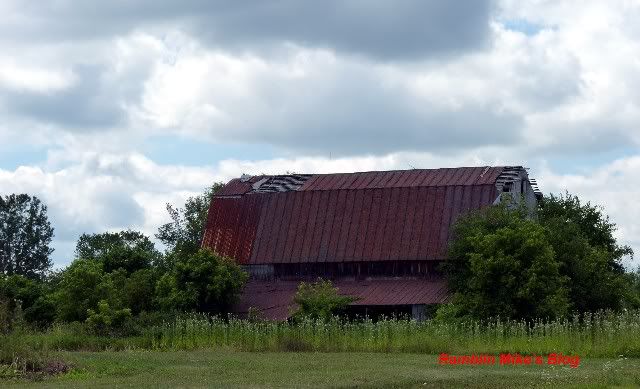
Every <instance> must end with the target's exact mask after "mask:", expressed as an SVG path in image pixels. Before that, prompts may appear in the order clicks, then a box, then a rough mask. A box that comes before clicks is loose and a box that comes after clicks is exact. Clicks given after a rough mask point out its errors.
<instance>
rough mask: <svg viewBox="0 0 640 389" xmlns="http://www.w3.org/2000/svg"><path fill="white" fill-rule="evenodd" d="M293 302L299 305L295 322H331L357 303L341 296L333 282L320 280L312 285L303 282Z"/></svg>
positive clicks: (348, 297)
mask: <svg viewBox="0 0 640 389" xmlns="http://www.w3.org/2000/svg"><path fill="white" fill-rule="evenodd" d="M293 301H294V302H295V303H296V304H297V305H298V310H297V311H296V312H295V313H294V315H293V317H294V320H300V319H302V318H310V319H311V320H330V319H331V317H332V316H333V315H336V314H338V313H340V312H341V311H343V310H344V309H345V308H346V307H347V306H348V305H349V304H350V303H352V302H353V301H355V298H353V297H351V296H341V295H339V294H338V289H337V288H334V287H333V284H332V283H331V281H328V280H323V279H318V281H316V282H314V283H311V284H308V283H306V282H301V283H300V285H299V286H298V291H297V292H296V294H295V296H294V298H293Z"/></svg>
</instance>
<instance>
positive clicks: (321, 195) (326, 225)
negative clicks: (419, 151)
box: [202, 166, 540, 320]
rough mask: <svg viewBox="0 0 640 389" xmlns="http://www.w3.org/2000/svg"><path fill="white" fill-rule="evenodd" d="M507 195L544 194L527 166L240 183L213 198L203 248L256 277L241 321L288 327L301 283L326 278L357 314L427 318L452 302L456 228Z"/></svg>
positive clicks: (532, 198) (529, 197)
mask: <svg viewBox="0 0 640 389" xmlns="http://www.w3.org/2000/svg"><path fill="white" fill-rule="evenodd" d="M505 194H508V195H509V196H510V198H512V199H516V198H517V199H524V201H526V203H527V204H528V205H530V206H535V203H536V199H537V198H538V197H539V196H540V192H539V191H538V190H537V187H536V184H535V181H534V180H532V179H530V178H529V176H528V172H527V169H526V168H523V167H521V166H483V167H461V168H442V169H412V170H395V171H372V172H357V173H337V174H286V175H269V176H267V175H260V176H248V175H243V176H242V177H241V178H236V179H233V180H231V181H230V182H229V183H228V184H227V185H225V186H224V187H223V188H222V189H220V190H219V191H218V192H217V193H216V194H215V196H214V197H213V199H212V201H211V205H210V208H209V214H208V218H207V225H206V230H205V234H204V237H203V243H202V245H203V247H208V248H211V249H213V250H214V251H216V252H217V253H219V254H221V255H224V256H228V257H230V258H233V259H234V260H235V261H237V263H239V264H241V265H242V266H243V268H244V269H245V270H246V271H247V272H248V273H249V276H250V279H249V281H248V283H247V285H246V287H245V289H244V291H243V294H242V296H241V299H240V302H239V303H238V304H237V305H236V306H235V308H234V310H235V312H236V313H238V314H239V315H245V314H246V313H247V312H248V311H249V309H250V308H252V309H253V310H256V311H259V312H260V313H261V314H262V315H263V316H264V317H265V318H268V319H273V320H284V319H286V318H287V317H288V316H289V314H290V310H291V309H290V307H291V305H292V304H293V296H294V294H295V291H296V289H297V286H298V284H299V283H300V282H301V281H311V280H316V279H317V278H318V277H322V278H324V279H330V280H332V281H333V283H334V285H335V286H336V287H337V288H338V290H339V292H340V293H341V294H345V295H350V296H354V297H356V300H355V302H354V303H352V305H351V306H350V312H352V313H359V314H371V315H373V314H379V313H391V312H395V313H407V314H411V315H413V317H415V318H417V319H420V318H423V317H424V316H425V314H426V312H428V307H429V306H432V305H434V304H439V303H442V302H445V301H446V300H447V298H448V295H447V290H446V283H445V280H444V279H443V276H442V275H441V274H440V273H439V272H438V265H439V264H440V263H441V262H442V261H444V260H446V252H447V242H448V240H449V238H450V236H451V226H452V223H454V222H455V220H456V218H457V217H459V215H461V214H463V213H465V212H468V211H470V210H475V209H480V208H482V207H486V206H490V205H492V204H496V203H497V202H499V201H500V199H501V198H502V197H503V196H505Z"/></svg>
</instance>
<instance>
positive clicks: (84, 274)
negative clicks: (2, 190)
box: [0, 184, 247, 334]
mask: <svg viewBox="0 0 640 389" xmlns="http://www.w3.org/2000/svg"><path fill="white" fill-rule="evenodd" d="M220 187H221V184H215V185H213V186H212V187H211V188H208V189H207V190H206V191H205V192H204V193H203V194H202V195H199V196H194V197H190V198H189V199H187V201H186V203H185V206H184V208H177V207H174V206H172V205H171V204H167V210H168V212H169V216H170V218H171V221H170V222H168V223H166V224H164V225H162V226H161V227H160V228H159V230H158V232H157V233H156V235H155V236H156V238H157V239H158V240H159V241H160V242H162V244H163V245H164V246H165V250H164V252H160V251H159V250H158V249H157V248H156V247H155V245H154V243H153V241H152V240H151V239H150V238H149V237H148V236H145V235H144V234H142V233H140V232H137V231H131V230H127V231H120V232H104V233H97V234H83V235H81V236H80V238H79V239H78V241H77V243H76V248H75V252H74V258H73V261H72V262H71V264H70V265H69V266H68V267H66V268H65V269H62V270H52V262H51V259H50V254H51V253H52V251H53V250H52V249H51V248H50V244H51V240H52V238H53V233H54V231H53V228H52V227H51V225H50V223H49V221H48V220H47V217H46V214H47V207H46V206H45V205H44V204H42V202H41V201H40V200H39V199H38V198H36V197H33V196H29V195H26V194H20V195H13V194H12V195H8V196H4V197H0V326H2V327H4V330H5V331H6V330H10V329H11V328H10V327H11V326H13V325H16V324H17V322H19V321H25V322H27V323H28V324H30V325H32V326H35V327H40V328H45V327H47V326H49V325H50V324H52V323H54V322H57V321H58V322H82V323H85V324H86V325H87V326H88V327H89V328H90V329H92V330H94V331H95V332H98V333H111V334H117V333H123V332H128V331H129V332H131V331H134V330H135V329H134V328H133V327H135V325H136V323H138V322H139V323H142V324H143V325H144V324H145V323H147V324H148V323H149V322H158V321H161V320H165V319H166V318H167V317H168V316H172V315H175V314H176V313H180V312H188V311H197V312H210V313H221V312H226V311H227V310H228V308H229V305H230V304H231V303H233V302H234V301H235V299H236V298H237V296H238V294H239V292H240V290H241V288H242V286H243V284H244V282H245V281H246V278H247V276H246V274H245V272H244V271H242V269H241V268H240V266H238V265H237V264H236V263H234V262H233V261H232V260H230V259H228V258H223V257H220V256H218V255H216V254H215V253H213V252H211V251H209V250H204V249H201V248H200V243H201V239H202V236H203V233H204V228H205V224H206V218H207V211H208V208H209V203H210V201H211V197H212V196H213V194H214V193H215V191H216V190H217V189H218V188H220ZM3 317H4V320H3ZM2 330H3V328H0V331H2Z"/></svg>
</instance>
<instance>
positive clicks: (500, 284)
mask: <svg viewBox="0 0 640 389" xmlns="http://www.w3.org/2000/svg"><path fill="white" fill-rule="evenodd" d="M221 186H222V185H221V184H215V185H213V186H212V187H210V188H208V189H207V190H206V191H205V192H204V193H203V194H201V195H199V196H194V197H190V198H189V199H187V201H186V203H185V205H184V207H183V208H177V207H174V206H172V205H170V204H167V211H168V213H169V216H170V219H171V221H170V222H168V223H166V224H164V225H162V226H161V227H160V228H159V229H158V231H157V233H156V234H155V237H156V238H157V239H158V240H159V241H160V242H161V243H162V244H163V246H164V247H165V249H164V251H162V252H161V251H160V250H158V249H157V248H156V247H155V245H154V243H153V241H152V240H151V239H150V238H149V237H148V236H145V235H144V234H142V233H140V232H137V231H131V230H127V231H120V232H104V233H96V234H83V235H81V236H80V238H79V239H78V241H77V243H76V248H75V252H74V258H73V261H72V262H71V264H70V265H69V266H68V267H66V268H65V269H62V270H52V263H51V259H50V255H51V253H52V251H53V250H52V249H51V247H50V244H51V240H52V238H53V234H54V230H53V228H52V226H51V224H50V223H49V221H48V219H47V207H46V206H45V205H44V204H43V203H42V202H41V201H40V200H39V199H38V198H36V197H33V196H29V195H26V194H20V195H14V194H12V195H7V196H4V197H3V196H0V332H2V331H7V330H10V329H11V327H12V326H15V325H17V323H22V322H26V323H27V324H29V325H31V326H34V327H38V328H45V327H48V326H49V325H51V324H52V323H54V322H81V323H84V325H86V326H88V328H90V329H91V330H93V331H95V332H97V333H109V334H121V333H127V332H135V328H137V327H136V326H145V325H150V324H153V323H157V322H160V321H162V320H167V318H170V317H173V316H175V315H177V314H180V313H182V312H206V313H212V314H217V313H226V312H228V310H229V308H230V306H231V304H233V303H234V302H235V301H236V299H237V297H238V296H239V293H240V292H241V290H242V287H243V285H244V283H245V282H246V280H247V275H246V273H245V272H244V271H243V270H242V269H241V267H240V266H239V265H237V264H236V263H235V262H234V261H233V260H231V259H228V258H224V257H221V256H218V255H216V254H215V253H214V252H212V251H209V250H206V249H201V239H202V236H203V233H204V229H205V225H206V219H207V212H208V208H209V204H210V201H211V198H212V196H213V194H214V193H215V191H216V190H218V189H219V188H220V187H221ZM615 228H616V226H615V224H614V223H613V222H611V221H610V220H609V218H608V217H607V216H606V215H605V214H604V212H603V210H602V209H601V208H599V207H597V206H594V205H592V204H590V203H584V202H582V201H581V200H580V199H579V198H578V197H577V196H574V195H571V194H568V193H566V194H563V195H560V196H555V195H548V196H545V197H544V198H543V199H542V200H541V201H540V202H539V204H538V207H537V209H536V210H534V211H533V212H532V210H530V209H527V208H525V207H523V206H515V207H514V206H513V203H509V204H507V203H504V204H501V205H498V206H493V207H488V208H485V209H482V210H479V211H476V212H473V213H470V214H468V215H464V216H463V217H460V218H459V220H458V221H457V222H456V224H455V226H454V228H453V238H452V240H451V241H450V244H449V259H448V261H446V262H445V263H444V266H443V270H444V272H445V274H446V276H447V280H448V284H449V290H450V292H451V294H452V299H451V302H450V303H448V304H444V305H442V306H440V307H439V309H438V310H437V313H436V317H437V318H442V319H446V320H458V319H464V318H472V319H489V318H503V319H525V320H536V319H553V318H561V317H565V316H567V315H571V314H573V313H576V312H578V313H583V312H594V311H599V310H613V311H619V310H623V309H630V308H640V272H638V271H636V272H631V271H627V270H626V269H625V267H624V266H623V260H624V259H625V258H629V257H632V256H633V251H632V250H631V248H630V247H628V246H624V245H620V244H619V243H618V242H617V240H616V239H615V237H614V232H615ZM350 301H351V300H350V299H349V298H345V297H344V296H339V295H338V293H337V291H336V290H335V288H333V287H332V285H331V284H330V283H329V282H327V281H321V282H318V283H316V284H302V285H301V287H300V289H299V291H298V294H297V295H296V297H295V302H296V304H297V305H298V306H299V308H300V310H299V311H298V312H297V314H296V317H297V318H300V317H301V315H307V314H308V315H309V316H311V317H312V318H316V319H317V318H327V317H329V316H330V315H331V314H333V313H335V312H339V311H340V310H341V309H343V308H344V307H345V305H346V304H348V303H349V302H350Z"/></svg>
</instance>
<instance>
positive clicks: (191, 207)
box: [156, 183, 223, 255]
mask: <svg viewBox="0 0 640 389" xmlns="http://www.w3.org/2000/svg"><path fill="white" fill-rule="evenodd" d="M222 186H223V184H222V183H215V184H213V185H212V186H211V187H210V188H207V189H206V190H205V191H204V193H203V194H201V195H199V196H193V197H189V198H188V199H187V201H186V202H185V206H184V208H176V207H174V206H173V205H171V204H167V211H168V212H169V216H170V217H171V222H169V223H166V224H164V225H162V226H160V228H159V229H158V233H157V234H156V238H158V239H159V240H160V241H161V242H162V243H163V244H164V245H165V246H167V249H168V250H169V251H170V252H173V253H179V254H178V255H190V254H195V253H196V252H197V251H198V250H199V249H200V245H201V243H202V236H203V235H204V230H205V227H206V223H207V214H208V212H209V205H210V204H211V199H212V197H213V195H214V194H215V193H216V192H217V191H218V190H219V189H220V188H222Z"/></svg>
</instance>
